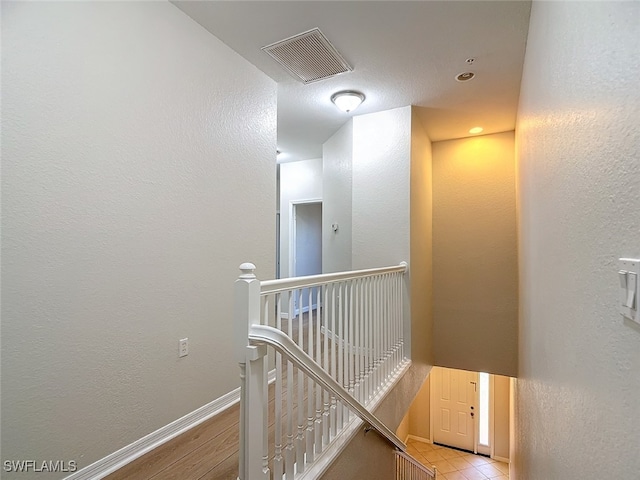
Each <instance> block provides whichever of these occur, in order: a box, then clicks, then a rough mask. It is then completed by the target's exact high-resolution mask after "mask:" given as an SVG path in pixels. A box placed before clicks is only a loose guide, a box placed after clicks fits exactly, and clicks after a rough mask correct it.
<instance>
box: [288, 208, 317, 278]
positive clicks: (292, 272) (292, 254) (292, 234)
mask: <svg viewBox="0 0 640 480" xmlns="http://www.w3.org/2000/svg"><path fill="white" fill-rule="evenodd" d="M313 203H319V204H320V205H322V198H307V199H303V200H290V201H289V277H295V276H296V217H295V213H296V205H307V204H313ZM323 208H324V205H323Z"/></svg>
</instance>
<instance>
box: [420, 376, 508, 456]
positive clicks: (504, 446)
mask: <svg viewBox="0 0 640 480" xmlns="http://www.w3.org/2000/svg"><path fill="white" fill-rule="evenodd" d="M514 382H515V379H513V378H510V377H505V376H502V375H494V374H489V373H481V372H470V371H466V370H456V369H452V368H444V367H433V369H432V370H431V374H430V375H429V384H430V393H429V404H430V405H429V412H430V421H429V427H430V435H429V436H430V439H431V441H432V442H433V443H438V444H441V445H446V446H451V447H454V448H458V449H461V450H467V451H469V452H473V453H478V454H481V455H485V456H488V457H491V458H492V459H495V460H499V461H501V462H507V463H508V462H509V457H510V450H511V442H512V439H511V436H512V434H513V421H514V417H513V413H514V412H513V394H514V393H513V392H514V385H515V384H514ZM472 407H473V408H472Z"/></svg>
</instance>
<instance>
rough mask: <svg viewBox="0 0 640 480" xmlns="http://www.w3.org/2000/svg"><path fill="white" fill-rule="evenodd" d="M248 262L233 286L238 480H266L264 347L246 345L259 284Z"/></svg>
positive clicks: (254, 320)
mask: <svg viewBox="0 0 640 480" xmlns="http://www.w3.org/2000/svg"><path fill="white" fill-rule="evenodd" d="M255 269H256V266H255V265H254V264H252V263H243V264H242V265H240V271H241V272H242V273H241V274H240V276H239V277H238V279H237V280H236V283H235V307H234V312H235V313H234V317H235V318H234V329H235V354H236V359H237V360H238V364H239V365H240V438H239V465H238V479H239V480H268V478H269V466H268V430H267V428H268V426H267V419H268V417H267V407H268V398H267V389H266V387H265V386H266V383H267V365H266V361H265V356H266V353H267V347H266V345H259V346H252V345H250V344H249V328H250V326H251V325H253V324H259V323H260V281H259V280H258V279H257V278H256V275H255V273H254V272H255Z"/></svg>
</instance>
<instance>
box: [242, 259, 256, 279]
mask: <svg viewBox="0 0 640 480" xmlns="http://www.w3.org/2000/svg"><path fill="white" fill-rule="evenodd" d="M240 271H241V272H242V274H241V275H240V277H238V278H247V279H253V278H256V275H255V273H254V272H255V271H256V266H255V265H254V264H253V263H249V262H246V263H243V264H242V265H240Z"/></svg>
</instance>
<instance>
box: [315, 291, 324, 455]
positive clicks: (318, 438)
mask: <svg viewBox="0 0 640 480" xmlns="http://www.w3.org/2000/svg"><path fill="white" fill-rule="evenodd" d="M321 294H322V287H317V289H316V304H317V306H318V311H317V313H316V363H317V364H318V365H321V364H322V348H321V345H322V344H321V328H322V326H321V323H322V322H321V319H322V315H323V312H324V308H325V306H324V304H322V305H321V302H324V298H323V297H322V295H321ZM314 385H315V384H314ZM314 388H315V396H316V420H315V425H314V428H313V433H314V437H315V438H314V442H313V443H314V444H315V453H317V454H319V453H322V433H323V431H322V389H321V388H320V387H319V386H318V385H315V387H314Z"/></svg>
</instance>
